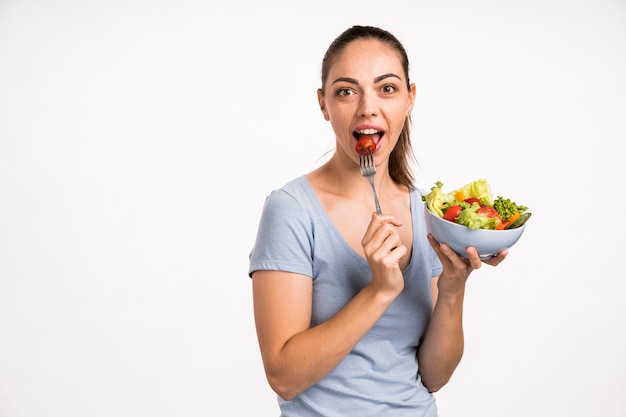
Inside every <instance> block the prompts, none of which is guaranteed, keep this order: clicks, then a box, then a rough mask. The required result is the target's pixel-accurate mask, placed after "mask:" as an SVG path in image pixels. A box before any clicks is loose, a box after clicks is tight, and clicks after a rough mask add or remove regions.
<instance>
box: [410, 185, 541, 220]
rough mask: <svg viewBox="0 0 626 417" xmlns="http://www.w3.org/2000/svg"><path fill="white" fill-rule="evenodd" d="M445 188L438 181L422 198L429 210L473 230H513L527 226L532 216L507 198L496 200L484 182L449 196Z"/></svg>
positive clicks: (523, 207) (525, 208)
mask: <svg viewBox="0 0 626 417" xmlns="http://www.w3.org/2000/svg"><path fill="white" fill-rule="evenodd" d="M442 188H443V183H442V182H441V181H436V182H435V186H434V187H432V188H431V189H430V193H428V194H426V195H423V196H422V200H424V202H426V206H427V207H428V209H429V210H430V211H431V212H432V213H434V214H436V215H438V216H439V217H442V218H443V219H445V220H448V221H451V222H454V223H457V224H460V225H463V226H467V227H469V228H470V229H487V230H505V229H514V228H516V227H520V226H521V225H523V224H524V223H526V221H527V220H528V219H529V218H530V216H531V213H530V212H528V211H527V210H528V207H526V206H521V205H518V204H517V203H515V202H514V201H511V200H510V199H508V198H504V197H501V196H498V197H497V198H496V199H495V200H494V199H493V197H492V194H491V187H490V186H489V183H488V182H487V181H486V180H485V179H479V180H476V181H474V182H471V183H469V184H467V185H465V186H463V187H461V188H459V189H457V190H454V191H452V192H449V193H445V192H444V191H443V189H442Z"/></svg>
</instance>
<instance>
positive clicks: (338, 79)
mask: <svg viewBox="0 0 626 417" xmlns="http://www.w3.org/2000/svg"><path fill="white" fill-rule="evenodd" d="M390 77H393V78H397V79H399V80H402V78H400V77H399V76H398V75H396V74H394V73H392V72H390V73H388V74H383V75H379V76H378V77H376V78H374V83H378V82H381V81H382V80H384V79H385V78H390ZM341 81H343V82H347V83H350V84H355V85H359V82H358V81H357V80H355V79H354V78H350V77H339V78H337V79H336V80H335V81H333V82H332V84H335V83H338V82H341ZM332 84H331V85H332Z"/></svg>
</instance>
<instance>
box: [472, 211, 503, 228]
mask: <svg viewBox="0 0 626 417" xmlns="http://www.w3.org/2000/svg"><path fill="white" fill-rule="evenodd" d="M476 213H478V214H480V215H482V216H487V217H495V218H496V219H498V222H497V223H496V227H495V229H496V230H502V229H504V223H502V218H501V217H500V215H499V214H498V212H497V211H496V209H494V208H493V207H490V206H483V207H481V208H479V209H478V210H477V211H476Z"/></svg>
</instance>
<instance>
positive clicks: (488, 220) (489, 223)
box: [455, 204, 498, 229]
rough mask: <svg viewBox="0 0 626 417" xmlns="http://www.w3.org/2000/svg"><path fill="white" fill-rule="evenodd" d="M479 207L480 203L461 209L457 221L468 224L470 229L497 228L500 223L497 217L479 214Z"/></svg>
mask: <svg viewBox="0 0 626 417" xmlns="http://www.w3.org/2000/svg"><path fill="white" fill-rule="evenodd" d="M479 208H480V206H479V205H478V204H472V205H471V206H470V207H468V208H466V209H464V210H463V211H461V213H460V214H459V217H457V218H456V221H455V223H458V224H461V225H463V226H467V227H469V228H470V229H495V228H496V225H497V224H498V219H497V218H496V217H487V216H484V215H482V214H478V213H477V211H478V209H479Z"/></svg>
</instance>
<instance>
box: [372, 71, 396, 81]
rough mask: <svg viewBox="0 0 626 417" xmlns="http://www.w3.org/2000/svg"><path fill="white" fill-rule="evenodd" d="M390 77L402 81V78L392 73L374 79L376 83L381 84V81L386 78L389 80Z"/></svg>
mask: <svg viewBox="0 0 626 417" xmlns="http://www.w3.org/2000/svg"><path fill="white" fill-rule="evenodd" d="M389 77H394V78H397V79H399V80H402V78H400V77H399V76H397V75H396V74H394V73H392V72H390V73H388V74H383V75H379V76H378V77H376V78H374V83H377V82H380V81H382V80H384V79H385V78H389Z"/></svg>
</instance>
